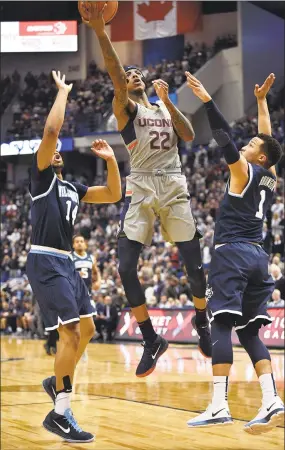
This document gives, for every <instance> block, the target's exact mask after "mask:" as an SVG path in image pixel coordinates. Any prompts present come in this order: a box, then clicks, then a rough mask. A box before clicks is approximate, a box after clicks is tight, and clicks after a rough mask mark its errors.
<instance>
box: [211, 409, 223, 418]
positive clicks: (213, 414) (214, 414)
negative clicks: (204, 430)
mask: <svg viewBox="0 0 285 450" xmlns="http://www.w3.org/2000/svg"><path fill="white" fill-rule="evenodd" d="M223 409H225V408H222V409H220V410H219V411H217V412H215V413H212V417H215V416H216V415H217V414H219V413H220V412H221V411H223Z"/></svg>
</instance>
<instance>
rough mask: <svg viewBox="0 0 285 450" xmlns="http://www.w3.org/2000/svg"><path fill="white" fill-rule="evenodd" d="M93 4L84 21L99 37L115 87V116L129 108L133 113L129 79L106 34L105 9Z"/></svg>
mask: <svg viewBox="0 0 285 450" xmlns="http://www.w3.org/2000/svg"><path fill="white" fill-rule="evenodd" d="M91 3H92V6H91V8H90V15H89V20H84V19H82V21H83V22H84V23H85V24H86V25H88V26H90V27H91V28H92V29H93V30H94V31H95V33H96V35H97V37H98V40H99V44H100V47H101V50H102V53H103V57H104V61H105V66H106V69H107V72H108V73H109V75H110V78H111V80H112V83H113V86H114V109H115V111H114V112H115V115H116V114H117V113H118V114H120V112H122V111H123V112H124V111H125V109H126V108H127V107H128V109H129V110H130V111H131V112H133V111H134V109H135V102H133V101H132V100H131V99H129V98H128V90H127V77H126V73H125V70H124V68H123V66H122V64H121V61H120V59H119V57H118V55H117V53H116V51H115V49H114V47H113V45H112V43H111V41H110V38H109V36H108V34H107V33H106V29H105V22H104V17H103V13H104V9H105V8H103V9H102V10H101V11H100V10H99V9H98V7H97V5H96V3H95V2H91Z"/></svg>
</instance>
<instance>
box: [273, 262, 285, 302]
mask: <svg viewBox="0 0 285 450" xmlns="http://www.w3.org/2000/svg"><path fill="white" fill-rule="evenodd" d="M270 272H271V275H272V278H273V280H274V281H275V288H276V289H278V290H279V291H280V292H281V298H283V299H285V277H284V276H283V275H282V272H281V269H280V267H279V266H276V265H275V264H271V268H270Z"/></svg>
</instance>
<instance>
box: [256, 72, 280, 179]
mask: <svg viewBox="0 0 285 450" xmlns="http://www.w3.org/2000/svg"><path fill="white" fill-rule="evenodd" d="M274 81H275V75H274V73H271V74H270V75H269V76H268V77H267V78H266V80H265V81H264V83H263V85H262V86H259V85H258V84H256V85H255V87H254V95H255V97H256V100H257V108H258V133H264V134H268V135H269V136H271V135H272V130H271V121H270V115H269V109H268V105H267V100H266V96H267V94H268V92H269V91H270V89H271V87H272V85H273V83H274ZM269 170H270V172H272V173H273V175H275V176H276V169H275V166H272V167H270V169H269Z"/></svg>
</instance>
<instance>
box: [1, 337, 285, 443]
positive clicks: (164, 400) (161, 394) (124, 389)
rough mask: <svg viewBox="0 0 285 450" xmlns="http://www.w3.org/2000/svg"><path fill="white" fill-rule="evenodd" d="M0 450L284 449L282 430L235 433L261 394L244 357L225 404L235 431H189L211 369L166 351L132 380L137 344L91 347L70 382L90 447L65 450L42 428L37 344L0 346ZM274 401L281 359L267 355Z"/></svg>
mask: <svg viewBox="0 0 285 450" xmlns="http://www.w3.org/2000/svg"><path fill="white" fill-rule="evenodd" d="M1 341H2V342H1V347H2V351H1V359H2V364H1V366H2V369H1V385H2V386H1V390H2V395H1V403H2V405H1V413H2V417H1V422H2V423H1V431H2V433H1V449H2V450H14V449H29V450H40V449H49V450H56V449H63V448H68V447H69V448H74V449H96V450H117V449H132V450H144V449H146V450H148V449H163V450H184V449H187V450H190V449H195V450H196V449H197V450H201V449H203V450H207V449H222V450H227V449H236V450H243V449H244V450H247V449H250V450H260V449H266V450H269V449H270V450H271V449H276V450H277V449H278V450H280V449H281V448H284V428H281V427H279V428H276V429H275V430H273V431H271V432H270V433H267V434H264V435H261V436H250V435H248V434H247V433H245V432H244V431H243V430H242V427H243V425H244V423H245V421H248V420H249V419H252V418H253V417H254V416H255V415H256V413H257V410H258V408H259V407H260V399H261V395H260V387H259V383H258V381H257V378H256V375H255V373H254V371H253V369H252V365H251V363H250V360H249V358H248V356H247V355H246V354H245V352H244V351H243V350H242V349H236V350H235V366H234V370H233V371H232V374H231V383H230V391H229V402H230V407H231V413H232V416H233V417H234V419H235V424H234V425H233V426H228V427H210V428H207V429H205V428H200V429H197V430H193V429H189V428H188V427H187V426H186V422H187V420H188V419H189V418H191V417H193V416H194V415H195V414H196V413H198V412H200V411H202V410H204V409H205V407H207V405H208V403H209V401H210V399H211V364H210V361H209V360H205V359H204V358H203V357H202V356H201V355H200V353H199V352H198V351H197V350H196V348H195V347H193V346H192V347H190V346H177V345H174V344H173V345H171V346H170V348H169V350H168V351H167V353H166V354H165V355H163V356H162V358H161V360H160V361H159V364H158V366H157V369H156V371H155V372H154V373H153V374H152V375H151V376H150V377H148V378H145V379H138V378H136V377H135V375H134V372H135V369H136V365H137V361H138V359H139V356H140V354H141V352H142V347H141V346H140V345H138V344H113V345H111V344H110V345H109V344H90V345H89V347H88V361H87V362H83V361H81V362H80V364H79V366H78V369H77V373H76V378H75V383H76V387H75V393H74V394H73V411H74V414H75V416H76V418H77V419H78V422H79V424H80V425H81V426H82V427H84V429H85V430H86V431H90V432H92V433H95V434H96V440H95V441H94V442H92V443H90V444H84V445H83V444H82V445H79V444H67V443H64V442H63V441H62V440H61V439H60V438H57V437H56V436H55V435H53V434H50V433H48V432H47V431H46V430H45V429H44V428H43V427H42V425H41V423H42V421H43V419H44V417H45V415H46V414H47V413H48V412H49V411H50V410H51V409H52V403H51V401H50V399H49V398H48V396H47V394H46V393H45V392H44V391H43V389H42V386H41V382H42V380H43V378H45V377H47V376H49V375H50V374H52V372H53V357H51V356H50V357H49V356H46V355H45V352H44V349H43V341H32V340H23V339H17V338H6V337H5V338H2V339H1ZM272 363H273V367H274V374H275V377H276V382H277V388H278V391H279V395H280V396H281V397H282V398H283V397H284V355H283V353H282V352H281V351H277V350H273V351H272Z"/></svg>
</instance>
